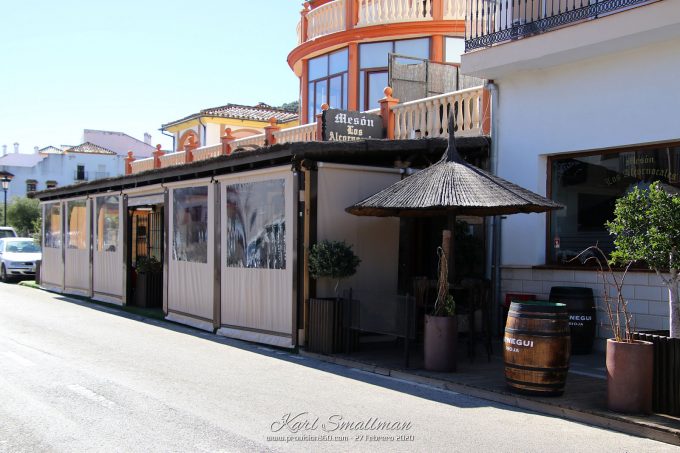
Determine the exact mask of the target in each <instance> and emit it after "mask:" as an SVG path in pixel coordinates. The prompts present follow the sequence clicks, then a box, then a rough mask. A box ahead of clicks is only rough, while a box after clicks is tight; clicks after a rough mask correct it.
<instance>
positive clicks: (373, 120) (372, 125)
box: [322, 109, 384, 142]
mask: <svg viewBox="0 0 680 453" xmlns="http://www.w3.org/2000/svg"><path fill="white" fill-rule="evenodd" d="M322 131H323V140H324V141H332V142H354V141H357V140H365V139H367V138H377V139H380V138H384V134H383V123H382V117H381V116H380V115H374V114H370V113H360V112H350V111H348V110H338V109H328V110H325V111H324V112H323V118H322Z"/></svg>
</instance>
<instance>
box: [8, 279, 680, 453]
mask: <svg viewBox="0 0 680 453" xmlns="http://www.w3.org/2000/svg"><path fill="white" fill-rule="evenodd" d="M15 451H31V452H32V451H40V452H50V451H54V452H80V451H103V452H109V451H111V452H113V451H115V452H137V451H140V452H142V451H143V452H153V451H159V452H167V451H190V452H203V451H210V452H241V451H243V452H248V451H371V452H374V451H390V452H396V451H417V452H436V451H445V452H458V451H461V452H542V453H543V452H572V451H573V452H583V451H597V452H662V451H663V452H669V451H679V449H678V448H676V447H673V446H670V445H667V444H663V443H659V442H655V441H651V440H648V439H641V438H636V437H632V436H629V435H625V434H620V433H616V432H612V431H607V430H603V429H599V428H593V427H589V426H585V425H582V424H579V423H573V422H570V421H566V420H563V419H559V418H555V417H549V416H544V415H540V414H536V413H532V412H528V411H523V410H518V409H516V408H511V407H508V406H504V405H502V404H498V403H492V402H489V401H486V400H482V399H478V398H473V397H469V396H465V395H461V394H457V393H453V392H449V391H443V390H439V389H435V388H431V387H428V386H423V385H416V384H412V383H408V382H404V381H399V380H396V379H393V378H387V377H382V376H378V375H374V374H369V373H364V372H361V371H358V370H353V369H349V368H345V367H342V366H338V365H332V364H327V363H324V362H320V361H317V360H314V359H310V358H303V357H300V356H298V355H296V354H293V353H290V352H288V351H283V350H275V349H271V348H267V347H262V346H257V345H253V344H249V343H245V342H240V341H236V340H230V339H226V338H222V337H219V336H216V335H213V334H210V333H204V332H201V331H197V330H194V329H191V328H187V327H183V326H179V325H176V324H172V323H167V322H164V321H157V320H145V319H142V318H140V317H137V316H134V315H129V314H126V313H123V312H120V311H119V310H116V309H114V308H108V307H102V306H99V305H94V304H90V303H87V302H82V301H78V300H74V299H70V298H67V297H64V296H61V295H57V294H52V293H49V292H45V291H41V290H37V289H32V288H27V287H23V286H18V285H14V284H0V452H15Z"/></svg>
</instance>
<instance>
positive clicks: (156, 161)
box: [152, 145, 165, 168]
mask: <svg viewBox="0 0 680 453" xmlns="http://www.w3.org/2000/svg"><path fill="white" fill-rule="evenodd" d="M152 154H153V168H161V156H162V155H163V154H165V153H164V152H163V151H161V145H156V151H154V152H153V153H152Z"/></svg>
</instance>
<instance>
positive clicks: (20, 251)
mask: <svg viewBox="0 0 680 453" xmlns="http://www.w3.org/2000/svg"><path fill="white" fill-rule="evenodd" d="M41 259H42V253H41V251H40V244H38V243H36V242H35V240H33V239H32V238H15V237H9V238H2V239H0V280H2V281H3V282H7V281H9V280H12V279H30V278H35V262H36V261H38V260H41Z"/></svg>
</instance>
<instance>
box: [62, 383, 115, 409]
mask: <svg viewBox="0 0 680 453" xmlns="http://www.w3.org/2000/svg"><path fill="white" fill-rule="evenodd" d="M66 388H68V389H69V390H71V391H72V392H74V393H77V394H78V395H80V396H84V397H85V398H87V399H89V400H91V401H94V402H95V403H98V404H100V405H102V406H104V407H107V408H109V409H113V408H114V407H116V406H118V405H117V404H116V403H114V402H113V401H111V400H109V399H107V398H105V397H103V396H102V395H100V394H99V393H96V392H93V391H92V390H90V389H88V388H86V387H83V386H82V385H78V384H70V385H67V386H66Z"/></svg>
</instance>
